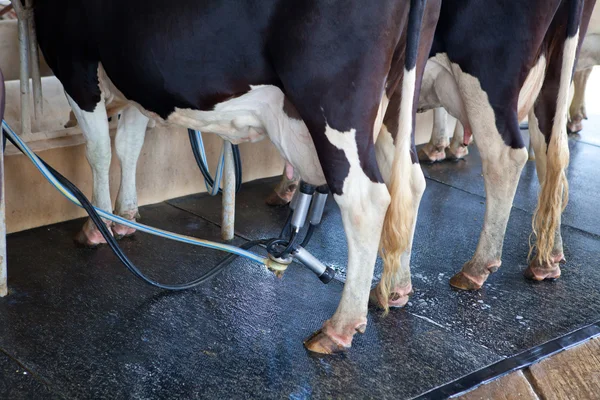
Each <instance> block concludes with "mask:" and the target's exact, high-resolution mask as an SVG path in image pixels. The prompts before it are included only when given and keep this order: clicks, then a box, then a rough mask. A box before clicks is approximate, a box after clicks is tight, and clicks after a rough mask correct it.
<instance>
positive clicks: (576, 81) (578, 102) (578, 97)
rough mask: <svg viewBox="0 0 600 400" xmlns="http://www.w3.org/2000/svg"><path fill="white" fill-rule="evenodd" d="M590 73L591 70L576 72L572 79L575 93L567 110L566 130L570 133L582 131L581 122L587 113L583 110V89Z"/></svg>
mask: <svg viewBox="0 0 600 400" xmlns="http://www.w3.org/2000/svg"><path fill="white" fill-rule="evenodd" d="M591 73H592V68H588V69H584V70H583V71H577V72H576V73H575V77H574V78H573V86H574V88H575V92H574V94H573V101H572V102H571V108H570V110H569V115H570V120H569V123H568V124H567V130H568V131H569V132H571V133H577V132H579V131H581V130H582V129H583V120H584V119H587V112H586V109H585V88H586V85H587V81H588V79H589V77H590V74H591Z"/></svg>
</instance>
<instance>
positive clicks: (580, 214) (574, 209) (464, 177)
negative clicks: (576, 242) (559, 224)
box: [423, 138, 600, 236]
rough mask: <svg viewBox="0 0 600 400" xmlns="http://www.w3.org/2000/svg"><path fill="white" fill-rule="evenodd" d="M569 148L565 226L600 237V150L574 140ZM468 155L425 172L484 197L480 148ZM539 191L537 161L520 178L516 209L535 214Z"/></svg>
mask: <svg viewBox="0 0 600 400" xmlns="http://www.w3.org/2000/svg"><path fill="white" fill-rule="evenodd" d="M569 148H570V150H571V161H570V164H569V169H568V171H567V176H568V179H569V205H568V206H567V209H566V210H565V212H564V214H563V224H565V225H570V226H572V227H576V228H579V229H582V230H585V231H587V232H590V233H593V234H596V235H599V236H600V212H599V211H598V204H599V203H598V193H600V176H599V174H598V160H600V147H598V146H595V145H590V144H587V143H584V142H579V141H577V140H576V139H572V138H571V139H570V140H569ZM469 152H470V154H469V156H467V158H466V159H465V160H460V161H448V162H442V163H436V164H423V172H424V173H425V176H426V177H427V178H430V179H432V180H435V181H438V182H442V183H445V184H447V185H450V186H452V187H455V188H458V189H461V190H464V191H466V192H469V193H473V194H477V195H479V196H485V188H484V184H483V177H482V175H481V159H480V158H479V153H478V151H477V147H476V146H475V145H473V146H470V147H469ZM538 189H539V183H538V179H537V175H536V172H535V161H528V162H527V164H526V165H525V168H524V169H523V173H522V174H521V180H520V181H519V188H518V189H517V194H516V196H515V201H514V206H515V207H516V208H519V209H521V210H524V211H527V212H528V213H532V212H533V211H534V210H535V206H536V204H537V194H538Z"/></svg>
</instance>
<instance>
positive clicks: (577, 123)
mask: <svg viewBox="0 0 600 400" xmlns="http://www.w3.org/2000/svg"><path fill="white" fill-rule="evenodd" d="M582 130H583V121H582V120H581V119H576V120H573V121H570V122H569V123H568V124H567V131H568V132H569V133H578V132H581V131H582Z"/></svg>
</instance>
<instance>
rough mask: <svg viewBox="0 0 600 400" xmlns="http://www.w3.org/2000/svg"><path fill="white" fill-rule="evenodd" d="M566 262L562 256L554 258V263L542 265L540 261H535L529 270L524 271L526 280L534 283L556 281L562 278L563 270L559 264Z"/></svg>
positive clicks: (530, 264)
mask: <svg viewBox="0 0 600 400" xmlns="http://www.w3.org/2000/svg"><path fill="white" fill-rule="evenodd" d="M563 262H564V257H563V256H562V255H560V256H557V257H553V259H552V263H545V264H543V265H541V264H540V263H539V261H537V260H533V261H532V262H530V263H529V266H527V269H526V270H525V271H523V275H525V278H527V279H531V280H533V281H538V282H541V281H545V280H556V279H558V278H560V274H561V270H560V266H559V263H563Z"/></svg>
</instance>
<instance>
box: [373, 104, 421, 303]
mask: <svg viewBox="0 0 600 400" xmlns="http://www.w3.org/2000/svg"><path fill="white" fill-rule="evenodd" d="M393 104H394V102H393V101H392V103H391V105H390V108H391V107H393ZM396 134H397V132H394V134H393V135H392V133H390V132H389V131H388V128H387V126H385V125H384V126H383V128H382V129H381V133H380V134H379V138H378V139H377V144H376V150H377V162H378V164H379V168H380V170H381V174H382V175H383V179H384V181H385V183H386V185H387V186H388V188H391V185H392V165H393V160H394V157H395V153H396V150H395V146H400V147H401V149H400V151H399V152H398V154H399V155H400V157H402V158H403V160H401V162H399V163H398V164H401V165H402V167H403V168H404V169H405V172H404V173H403V179H406V181H407V182H408V183H409V184H408V185H407V187H406V189H405V190H406V191H407V193H405V194H406V196H407V198H408V199H410V201H409V204H407V205H408V206H409V207H410V209H411V210H410V211H409V212H408V213H407V215H403V217H408V215H412V216H414V219H413V221H412V225H411V227H410V233H409V235H410V237H409V241H408V246H407V248H406V250H404V251H403V252H402V254H401V256H400V260H397V261H396V262H399V263H400V265H399V268H397V269H395V270H394V272H393V274H392V275H391V276H388V277H386V279H387V281H388V283H385V281H384V280H382V281H380V283H379V284H378V285H377V287H376V288H375V289H373V290H372V291H371V296H370V299H371V302H372V303H374V304H375V305H377V306H379V307H381V308H384V309H387V308H388V307H404V306H405V305H406V303H408V298H409V295H410V294H411V293H412V290H413V288H412V282H411V274H410V258H411V249H412V243H413V238H414V234H415V227H416V216H417V213H418V210H419V205H420V203H421V198H422V197H423V193H424V192H425V185H426V184H425V176H424V175H423V171H422V169H421V166H420V164H419V163H418V159H417V151H416V149H415V148H414V145H413V144H411V143H410V137H407V138H404V140H402V139H400V138H399V139H398V140H397V142H396V144H394V140H393V138H392V137H393V136H396ZM384 284H388V285H389V288H384V287H383V285H384ZM384 292H389V293H386V294H385V295H384V294H383V293H384ZM384 296H386V297H387V298H384Z"/></svg>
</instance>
